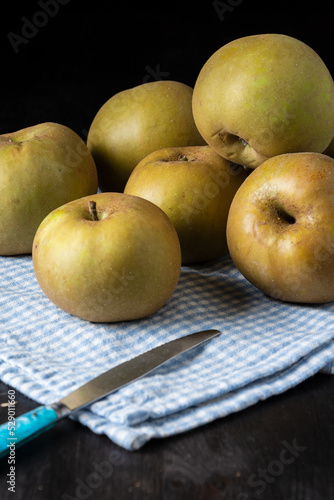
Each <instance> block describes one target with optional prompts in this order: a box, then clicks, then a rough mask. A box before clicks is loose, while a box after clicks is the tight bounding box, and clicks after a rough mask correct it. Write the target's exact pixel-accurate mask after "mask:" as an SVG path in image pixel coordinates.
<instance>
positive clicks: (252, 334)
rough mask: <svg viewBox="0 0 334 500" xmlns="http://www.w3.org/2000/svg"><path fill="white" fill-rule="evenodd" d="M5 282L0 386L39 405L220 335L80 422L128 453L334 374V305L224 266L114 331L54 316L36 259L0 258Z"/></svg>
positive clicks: (196, 275)
mask: <svg viewBox="0 0 334 500" xmlns="http://www.w3.org/2000/svg"><path fill="white" fill-rule="evenodd" d="M0 273H1V294H0V321H1V332H0V378H1V380H2V381H3V382H5V383H7V384H9V385H11V386H13V387H14V388H16V389H17V390H19V391H21V392H22V393H23V394H25V395H27V396H29V397H30V398H33V399H34V400H35V401H37V402H38V403H40V404H48V403H53V402H55V401H58V400H59V399H61V398H62V397H64V396H65V395H67V394H68V393H69V392H71V391H72V390H74V389H75V388H77V387H79V386H80V385H82V384H83V383H85V382H87V381H88V380H90V379H91V378H93V377H95V376H97V375H99V374H100V373H102V372H104V371H106V370H107V369H109V368H111V367H113V366H115V365H118V364H120V363H122V362H124V361H126V360H129V359H131V358H133V357H134V356H137V355H139V354H141V353H143V352H145V351H147V350H149V349H152V348H153V347H156V346H158V345H161V344H163V343H165V342H168V341H170V340H173V339H175V338H178V337H182V336H184V335H187V334H189V333H192V332H195V331H198V330H203V329H210V328H217V329H220V330H221V332H222V334H221V335H219V336H218V337H216V338H214V339H212V340H210V341H209V342H206V343H205V344H203V345H202V346H198V347H196V348H194V349H193V350H191V351H189V352H188V353H185V354H184V355H182V356H181V357H178V358H175V359H174V360H171V361H169V362H167V363H166V364H165V365H164V366H162V367H160V368H158V369H156V370H155V371H153V372H151V373H150V374H149V375H147V376H146V377H144V378H142V379H139V380H137V381H135V382H134V383H132V384H130V385H128V386H126V387H124V388H122V389H120V390H119V391H117V392H115V393H114V394H112V395H110V396H108V397H107V398H105V399H104V400H101V401H99V402H96V403H94V404H93V405H91V406H90V407H89V409H85V410H82V411H80V412H78V413H77V414H76V415H75V416H74V417H73V418H77V419H78V420H79V421H80V422H82V423H83V424H85V425H87V426H88V427H89V428H90V429H91V430H92V431H94V432H96V433H101V434H102V433H103V434H106V435H107V436H109V438H110V439H111V440H113V441H114V442H115V443H117V444H118V445H120V446H122V447H124V448H126V449H129V450H134V449H138V448H140V447H141V446H143V445H144V443H146V442H147V441H149V440H150V439H152V438H161V437H165V436H170V435H173V434H176V433H180V432H183V431H187V430H190V429H192V428H194V427H197V426H200V425H203V424H205V423H207V422H210V421H213V420H214V419H217V418H219V417H223V416H225V415H228V414H231V413H233V412H236V411H239V410H242V409H243V408H246V407H248V406H250V405H253V404H255V403H256V402H258V401H260V400H263V399H266V398H268V397H270V396H272V395H274V394H279V393H282V392H284V391H286V390H287V389H289V388H291V387H293V386H295V385H297V384H299V383H300V382H302V381H303V380H305V379H307V378H308V377H310V376H312V375H313V374H315V373H317V372H319V371H324V372H327V373H329V374H330V373H332V374H334V324H333V317H334V303H331V304H325V305H320V306H313V305H309V306H307V305H294V304H284V303H281V302H279V301H276V300H273V299H270V298H268V297H266V296H264V295H263V294H262V293H261V292H260V291H258V290H256V289H255V288H254V287H253V286H252V285H250V284H249V283H248V282H247V281H246V280H245V279H244V278H243V277H242V276H241V275H240V273H239V272H238V271H237V269H236V268H235V267H234V265H233V264H232V262H231V260H230V257H228V256H227V257H225V258H223V259H219V260H217V261H215V262H213V263H212V262H211V263H208V264H204V265H196V266H189V267H183V268H182V273H181V277H180V280H179V283H178V286H177V288H176V290H175V292H174V294H173V296H172V297H171V299H170V300H169V302H168V303H167V304H166V305H165V306H164V307H163V308H162V309H161V310H160V311H158V312H157V313H156V314H155V315H153V316H151V317H149V318H145V319H143V320H140V321H134V322H122V323H118V324H92V323H89V322H86V321H84V320H81V319H78V318H75V317H72V316H71V315H69V314H66V313H64V312H63V311H61V310H60V309H58V308H57V307H56V306H54V305H53V304H52V303H51V302H50V301H49V300H48V299H47V298H46V297H45V295H44V294H43V292H42V291H41V289H40V288H39V286H38V283H37V281H36V279H35V275H34V271H33V266H32V260H31V257H29V256H19V257H1V258H0ZM18 414H19V413H18Z"/></svg>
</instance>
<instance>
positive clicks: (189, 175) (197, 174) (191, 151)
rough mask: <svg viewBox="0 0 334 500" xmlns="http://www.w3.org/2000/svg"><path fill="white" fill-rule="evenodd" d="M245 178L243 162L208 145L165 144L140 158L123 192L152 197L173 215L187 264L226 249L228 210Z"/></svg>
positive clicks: (219, 253)
mask: <svg viewBox="0 0 334 500" xmlns="http://www.w3.org/2000/svg"><path fill="white" fill-rule="evenodd" d="M245 178H246V173H245V170H244V168H243V167H241V166H240V165H235V164H232V163H230V162H229V161H227V160H225V159H224V158H222V157H221V156H219V155H218V154H217V153H215V152H214V151H213V149H212V148H210V147H209V146H189V147H178V148H177V147H175V148H164V149H161V150H158V151H154V152H153V153H151V154H149V155H147V156H146V157H145V158H144V159H143V160H142V161H141V162H139V164H138V165H137V166H136V167H135V169H134V170H133V172H132V173H131V175H130V177H129V179H128V182H127V184H126V186H125V189H124V192H125V193H128V194H132V195H135V196H140V197H142V198H145V199H146V200H149V201H151V202H152V203H154V204H156V205H157V206H158V207H160V208H161V209H162V210H163V211H164V212H165V213H166V214H167V215H168V217H169V218H170V220H171V221H172V223H173V225H174V227H175V229H176V232H177V234H178V237H179V240H180V245H181V254H182V264H184V265H185V264H193V263H197V262H204V261H208V260H212V259H215V258H218V257H221V256H222V255H224V254H225V253H227V251H228V250H227V244H226V221H227V214H228V210H229V207H230V204H231V201H232V199H233V196H234V194H235V193H236V191H237V189H238V188H239V186H240V185H241V183H242V182H243V181H244V179H245Z"/></svg>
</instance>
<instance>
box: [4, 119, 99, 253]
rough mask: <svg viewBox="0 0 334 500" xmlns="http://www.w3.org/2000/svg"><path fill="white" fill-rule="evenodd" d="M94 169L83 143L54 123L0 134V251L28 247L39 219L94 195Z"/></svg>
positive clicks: (68, 130) (95, 181)
mask: <svg viewBox="0 0 334 500" xmlns="http://www.w3.org/2000/svg"><path fill="white" fill-rule="evenodd" d="M96 191H97V171H96V166H95V163H94V160H93V157H92V155H91V153H90V151H89V150H88V148H87V146H86V144H85V143H84V141H83V140H82V139H81V138H80V137H79V135H77V134H76V133H75V132H74V131H73V130H71V129H70V128H68V127H65V126H63V125H60V124H58V123H41V124H38V125H35V126H31V127H27V128H24V129H22V130H19V131H17V132H13V133H8V134H4V135H1V136H0V221H1V232H0V255H17V254H27V253H29V254H30V253H31V251H32V248H31V246H32V242H33V239H34V236H35V232H36V230H37V228H38V226H39V224H40V223H41V222H42V220H43V219H44V217H46V215H47V214H48V213H49V212H51V211H52V210H53V209H55V208H56V207H58V206H59V205H62V204H64V203H66V202H68V201H71V200H74V199H76V198H80V197H82V196H86V195H89V194H93V193H96Z"/></svg>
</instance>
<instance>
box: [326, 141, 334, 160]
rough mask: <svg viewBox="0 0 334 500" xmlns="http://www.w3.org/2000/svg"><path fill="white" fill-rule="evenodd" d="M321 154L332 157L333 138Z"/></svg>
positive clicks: (333, 154) (333, 155)
mask: <svg viewBox="0 0 334 500" xmlns="http://www.w3.org/2000/svg"><path fill="white" fill-rule="evenodd" d="M323 154H324V155H327V156H330V157H331V158H334V138H333V139H332V140H331V142H330V143H329V145H328V146H327V148H326V149H325V151H324V152H323Z"/></svg>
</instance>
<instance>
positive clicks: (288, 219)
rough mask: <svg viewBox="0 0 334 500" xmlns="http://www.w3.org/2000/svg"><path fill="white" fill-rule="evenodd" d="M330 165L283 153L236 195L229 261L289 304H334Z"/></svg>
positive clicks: (313, 156)
mask: <svg viewBox="0 0 334 500" xmlns="http://www.w3.org/2000/svg"><path fill="white" fill-rule="evenodd" d="M333 193H334V159H333V158H330V157H329V156H326V155H323V154H320V153H312V152H311V153H286V154H283V155H277V156H276V157H273V158H270V159H268V160H266V161H265V162H264V163H262V165H260V166H259V167H257V168H256V169H255V170H253V171H252V172H251V174H250V175H249V176H248V177H247V179H246V180H245V182H244V183H243V184H242V186H241V187H240V189H239V190H238V192H237V193H236V195H235V197H234V199H233V201H232V204H231V208H230V212H229V216H228V221H227V242H228V247H229V251H230V255H231V257H232V259H233V261H234V263H235V265H236V267H237V268H238V269H239V271H240V272H241V273H242V274H243V275H244V277H245V278H246V279H247V280H248V281H250V282H251V283H252V284H253V285H255V286H256V287H257V288H258V289H259V290H262V291H263V292H264V293H265V294H267V295H269V296H271V297H274V298H276V299H281V300H283V301H287V302H304V303H325V302H331V301H333V300H334V196H333Z"/></svg>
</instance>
